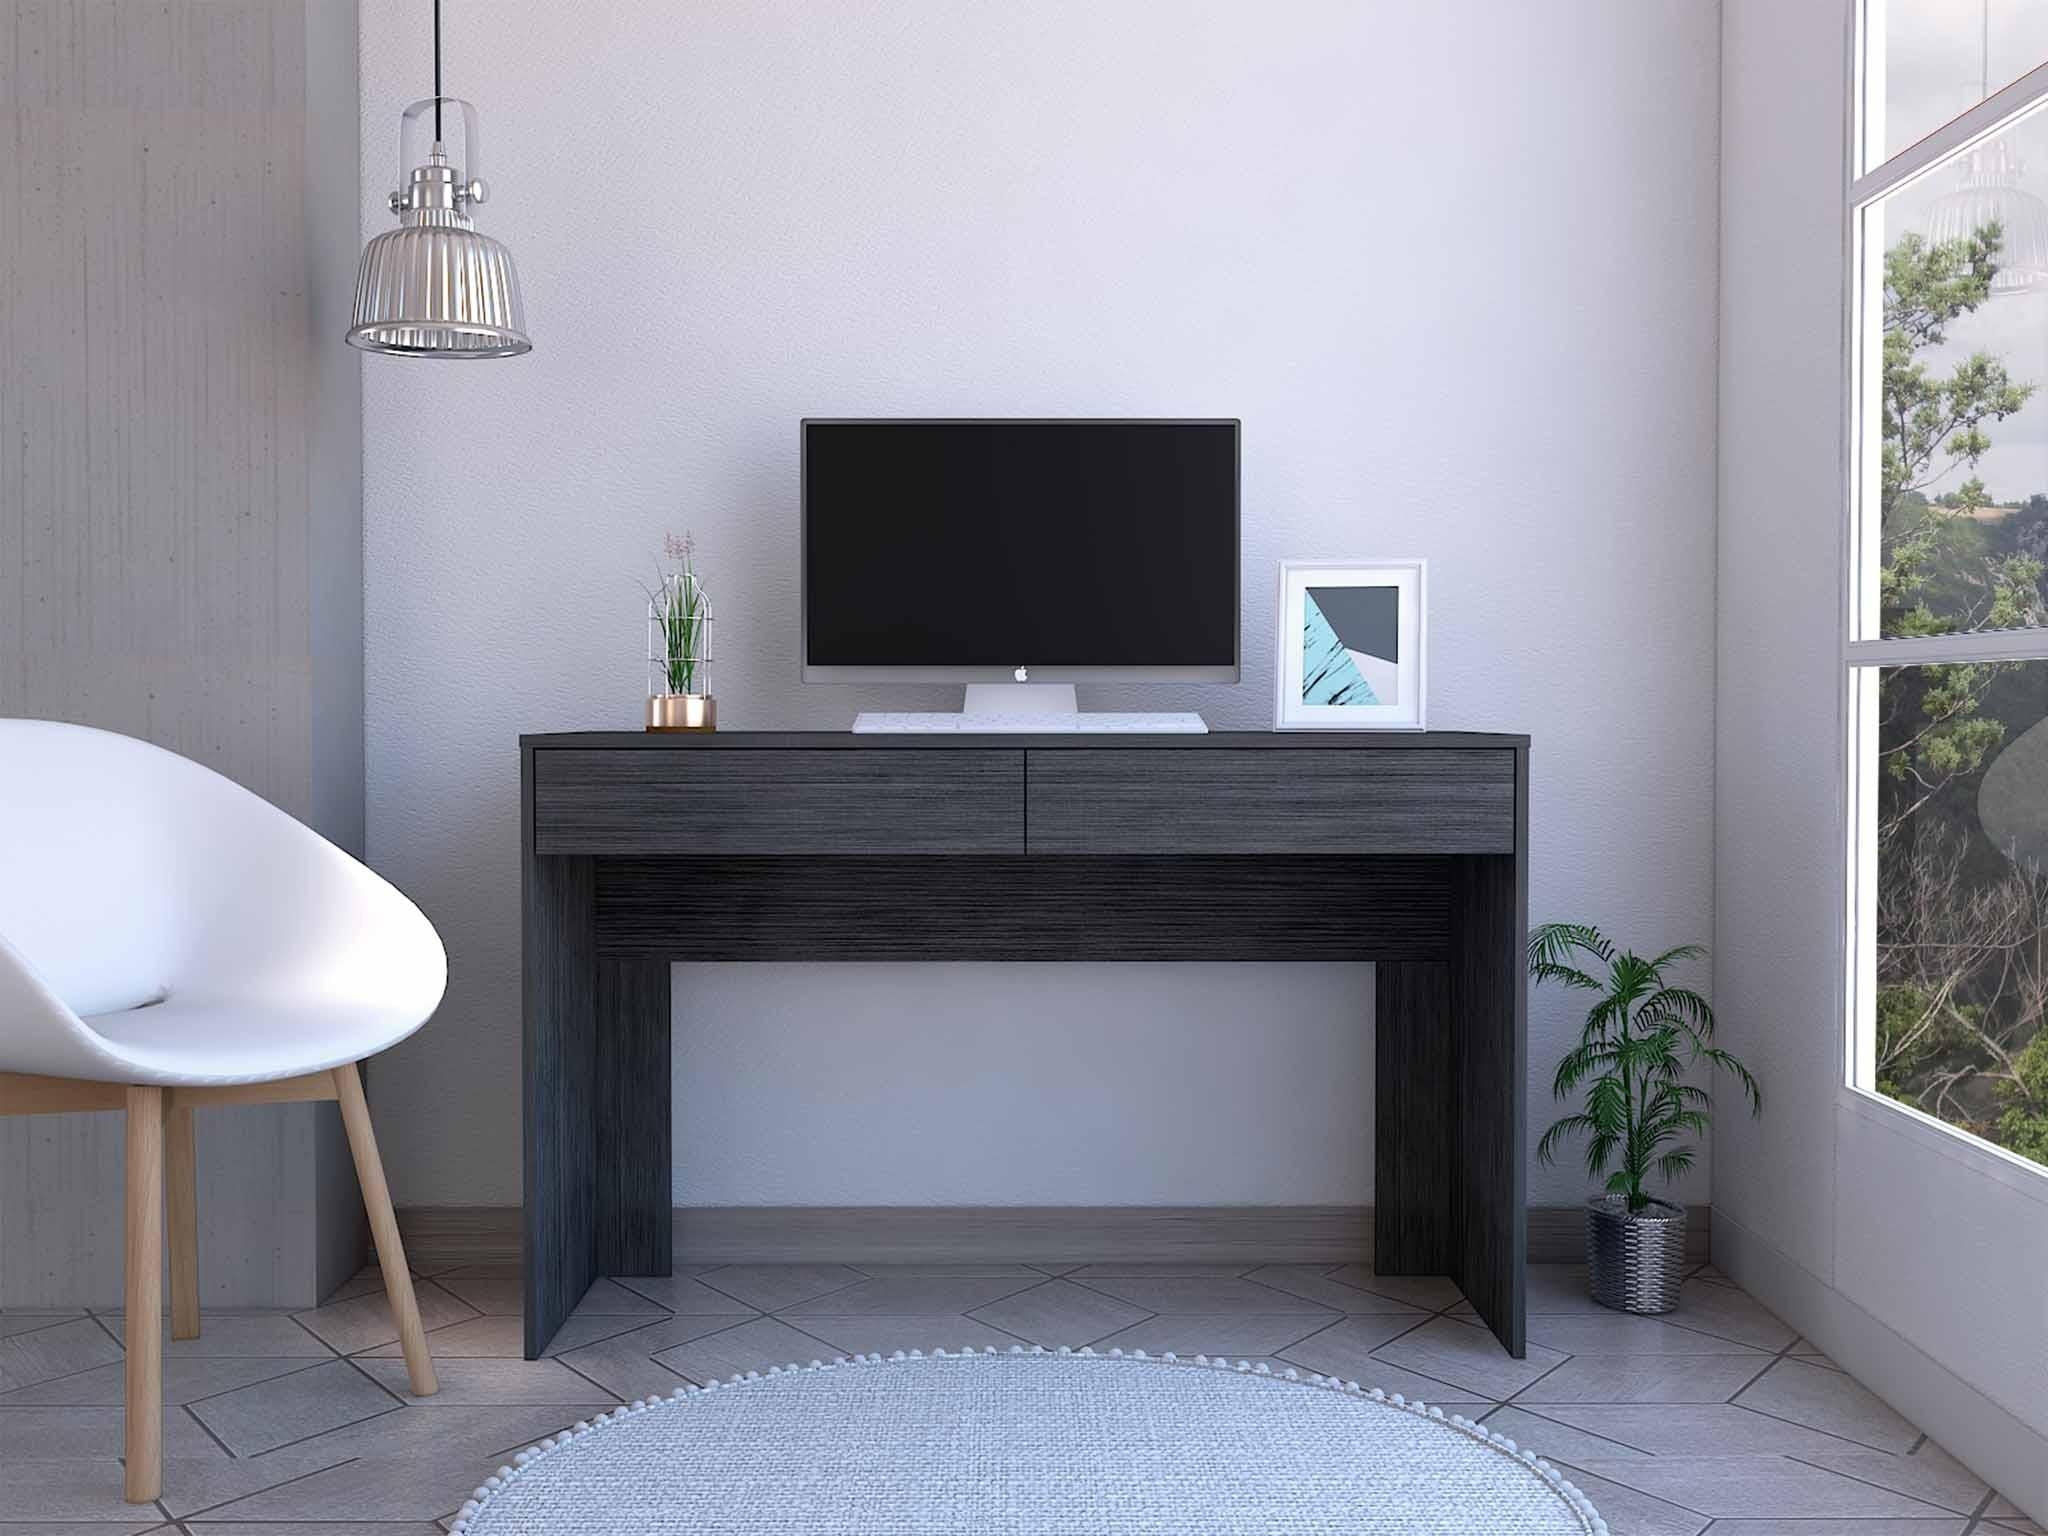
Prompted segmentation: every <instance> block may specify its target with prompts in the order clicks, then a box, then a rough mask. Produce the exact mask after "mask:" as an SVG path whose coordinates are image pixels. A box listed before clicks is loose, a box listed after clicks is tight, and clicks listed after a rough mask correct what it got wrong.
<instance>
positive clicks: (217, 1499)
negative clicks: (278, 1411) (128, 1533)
mask: <svg viewBox="0 0 2048 1536" xmlns="http://www.w3.org/2000/svg"><path fill="white" fill-rule="evenodd" d="M346 1459H347V1457H346V1456H345V1455H343V1454H342V1453H340V1452H337V1451H332V1450H322V1449H320V1448H319V1447H318V1446H317V1445H313V1444H302V1445H293V1446H287V1447H285V1448H284V1449H283V1450H278V1451H272V1452H271V1453H270V1454H269V1455H267V1456H257V1457H253V1458H238V1459H235V1460H227V1461H224V1460H219V1459H216V1460H213V1461H185V1460H181V1459H172V1460H169V1461H166V1462H165V1463H164V1492H163V1497H162V1498H161V1499H160V1500H158V1502H159V1503H161V1504H162V1505H163V1507H164V1508H165V1509H167V1510H169V1511H170V1512H171V1514H172V1515H173V1516H174V1517H178V1518H183V1517H184V1516H186V1515H196V1514H202V1513H204V1512H205V1511H207V1510H210V1509H212V1508H214V1507H215V1506H216V1505H219V1504H224V1503H227V1502H228V1501H230V1500H233V1499H240V1498H246V1497H248V1496H249V1495H250V1494H252V1493H261V1492H263V1491H264V1490H265V1489H267V1488H276V1487H280V1486H282V1485H285V1484H288V1483H291V1482H293V1481H295V1480H296V1479H298V1478H301V1477H305V1476H307V1475H308V1474H310V1473H313V1472H318V1471H320V1470H322V1469H323V1468H326V1467H332V1466H338V1465H339V1464H340V1463H341V1462H343V1461H345V1460H346ZM80 1536H87V1533H80Z"/></svg>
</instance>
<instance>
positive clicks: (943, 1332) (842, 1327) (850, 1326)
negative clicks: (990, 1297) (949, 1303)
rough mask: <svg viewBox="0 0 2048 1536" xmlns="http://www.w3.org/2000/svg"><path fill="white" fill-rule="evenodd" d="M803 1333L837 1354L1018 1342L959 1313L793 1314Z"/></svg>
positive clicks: (984, 1346)
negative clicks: (824, 1344)
mask: <svg viewBox="0 0 2048 1536" xmlns="http://www.w3.org/2000/svg"><path fill="white" fill-rule="evenodd" d="M790 1321H791V1322H793V1323H796V1324H797V1325H798V1326H799V1327H801V1328H802V1329H803V1331H804V1332H805V1333H808V1334H810V1335H812V1336H813V1337H814V1338H817V1339H821V1340H823V1341H824V1342H825V1343H826V1344H829V1345H830V1346H831V1347H832V1348H833V1349H835V1350H837V1351H839V1352H840V1353H841V1354H848V1355H862V1354H873V1353H876V1352H879V1353H881V1354H885V1355H887V1354H893V1353H895V1352H896V1351H897V1350H899V1349H904V1350H909V1349H921V1350H924V1351H925V1352H926V1353H927V1354H929V1353H930V1352H931V1351H932V1350H935V1349H967V1348H970V1347H971V1348H974V1349H987V1348H989V1347H990V1346H991V1345H993V1346H994V1347H995V1348H997V1349H1008V1348H1009V1347H1010V1346H1011V1345H1013V1344H1017V1343H1019V1342H1021V1341H1020V1340H1019V1339H1018V1338H1017V1337H1016V1336H1015V1335H1014V1334H1008V1333H1004V1332H1003V1331H1002V1330H1001V1329H999V1328H991V1327H989V1326H988V1324H986V1323H977V1322H976V1321H975V1320H974V1319H973V1318H971V1317H963V1316H961V1315H960V1314H959V1313H957V1312H954V1313H945V1314H941V1315H938V1316H929V1317H905V1316H901V1315H899V1314H895V1313H877V1312H869V1313H862V1314H860V1315H858V1316H850V1317H810V1316H805V1317H801V1318H799V1317H796V1316H794V1315H793V1314H792V1315H791V1317H790Z"/></svg>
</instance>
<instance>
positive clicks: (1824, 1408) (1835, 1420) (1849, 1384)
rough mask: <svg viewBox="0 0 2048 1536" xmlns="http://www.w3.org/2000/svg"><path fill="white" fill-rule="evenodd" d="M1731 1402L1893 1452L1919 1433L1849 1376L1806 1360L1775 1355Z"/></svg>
mask: <svg viewBox="0 0 2048 1536" xmlns="http://www.w3.org/2000/svg"><path fill="white" fill-rule="evenodd" d="M1735 1401H1736V1402H1738V1403H1740V1404H1741V1405H1742V1406H1743V1407H1745V1408H1754V1409H1755V1410H1756V1411H1757V1412H1759V1413H1768V1414H1771V1415H1773V1416H1775V1417H1777V1418H1780V1419H1787V1420H1790V1421H1791V1422H1792V1423H1794V1424H1804V1425H1805V1426H1806V1427H1807V1428H1809V1429H1819V1430H1825V1431H1826V1432H1827V1433H1829V1434H1831V1435H1840V1436H1842V1437H1843V1438H1844V1439H1846V1440H1855V1441H1857V1442H1859V1443H1860V1444H1863V1445H1868V1446H1873V1447H1875V1448H1876V1449H1878V1450H1880V1451H1890V1452H1892V1453H1893V1454H1894V1455H1902V1454H1904V1453H1905V1452H1906V1451H1909V1450H1911V1449H1912V1448H1913V1445H1914V1443H1915V1442H1916V1441H1918V1440H1919V1438H1920V1432H1919V1431H1918V1430H1917V1429H1915V1428H1914V1427H1913V1426H1912V1425H1910V1424H1908V1423H1907V1422H1906V1421H1905V1420H1904V1419H1902V1418H1900V1417H1899V1416H1898V1415H1897V1414H1896V1413H1893V1412H1892V1411H1891V1409H1889V1408H1887V1407H1886V1406H1885V1405H1884V1404H1883V1403H1882V1402H1880V1401H1879V1400H1878V1399H1877V1398H1876V1397H1875V1396H1874V1395H1872V1394H1871V1393H1869V1392H1867V1391H1865V1390H1864V1389H1863V1388H1862V1387H1860V1386H1858V1385H1857V1384H1856V1383H1855V1381H1853V1380H1852V1379H1851V1378H1849V1377H1847V1376H1845V1375H1843V1374H1842V1373H1841V1372H1840V1371H1831V1370H1828V1369H1827V1368H1825V1367H1824V1366H1818V1365H1815V1364H1814V1363H1813V1362H1811V1361H1809V1360H1792V1359H1785V1360H1780V1361H1779V1362H1778V1363H1777V1364H1776V1365H1774V1366H1772V1367H1771V1368H1770V1369H1769V1370H1768V1371H1766V1372H1764V1374H1763V1375H1762V1376H1761V1377H1759V1378H1758V1379H1757V1381H1756V1382H1755V1383H1754V1384H1753V1385H1751V1386H1749V1387H1747V1388H1745V1389H1744V1391H1743V1393H1742V1395H1741V1396H1740V1397H1738V1398H1736V1399H1735Z"/></svg>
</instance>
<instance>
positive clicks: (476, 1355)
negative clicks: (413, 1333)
mask: <svg viewBox="0 0 2048 1536" xmlns="http://www.w3.org/2000/svg"><path fill="white" fill-rule="evenodd" d="M662 1315H664V1316H665V1315H666V1314H662ZM646 1324H647V1319H646V1318H645V1317H624V1316H615V1315H606V1314H603V1313H598V1314H592V1315H588V1316H584V1315H578V1316H575V1317H570V1318H568V1319H566V1320H565V1321H564V1322H563V1324H562V1326H561V1327H559V1328H557V1329H556V1330H555V1336H554V1338H553V1339H552V1340H551V1341H550V1342H549V1344H548V1347H547V1353H548V1354H549V1355H559V1354H562V1353H563V1352H565V1351H567V1350H571V1349H581V1348H582V1347H583V1346H584V1345H586V1344H595V1343H596V1342H597V1341H598V1340H599V1339H609V1338H611V1337H613V1336H614V1335H616V1334H621V1333H631V1332H632V1331H633V1330H634V1329H635V1328H643V1327H645V1326H646ZM427 1348H428V1349H429V1350H430V1351H432V1353H433V1356H434V1358H435V1359H436V1360H476V1359H487V1358H498V1359H508V1360H521V1359H524V1358H525V1356H526V1324H525V1322H524V1320H522V1319H520V1318H517V1317H504V1316H501V1315H498V1314H496V1313H493V1314H491V1315H489V1316H486V1317H472V1318H469V1319H466V1320H465V1321H463V1322H459V1323H451V1324H449V1326H448V1327H446V1328H436V1329H434V1330H433V1331H432V1332H431V1333H429V1334H428V1335H427ZM404 1352H405V1350H404V1346H403V1345H401V1344H400V1343H398V1341H397V1340H395V1339H394V1340H393V1341H392V1342H391V1343H389V1344H379V1345H378V1346H377V1347H376V1348H375V1349H366V1350H364V1351H363V1352H362V1354H361V1355H359V1356H358V1357H357V1358H359V1359H368V1360H383V1359H397V1358H399V1357H401V1356H402V1355H403V1354H404Z"/></svg>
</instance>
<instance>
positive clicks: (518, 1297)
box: [434, 1264, 526, 1317]
mask: <svg viewBox="0 0 2048 1536" xmlns="http://www.w3.org/2000/svg"><path fill="white" fill-rule="evenodd" d="M434 1284H435V1285H437V1286H439V1287H440V1288H441V1289H442V1290H444V1291H446V1292H447V1293H448V1294H449V1295H451V1296H454V1297H458V1298H459V1299H461V1300H462V1301H464V1302H466V1303H467V1304H468V1305H469V1306H471V1307H473V1308H474V1309H475V1310H477V1311H478V1312H485V1313H490V1314H492V1315H494V1316H504V1317H517V1316H518V1315H519V1314H520V1312H521V1310H522V1309H523V1308H524V1306H525V1297H526V1281H525V1279H524V1277H522V1276H521V1275H520V1273H519V1271H518V1270H517V1269H514V1268H507V1267H506V1266H504V1265H499V1264H466V1265H464V1266H462V1267H461V1268H460V1269H450V1270H444V1271H443V1272H442V1273H440V1274H438V1275H436V1276H435V1277H434Z"/></svg>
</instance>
